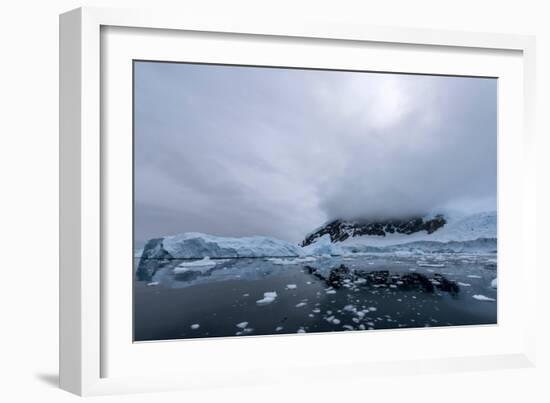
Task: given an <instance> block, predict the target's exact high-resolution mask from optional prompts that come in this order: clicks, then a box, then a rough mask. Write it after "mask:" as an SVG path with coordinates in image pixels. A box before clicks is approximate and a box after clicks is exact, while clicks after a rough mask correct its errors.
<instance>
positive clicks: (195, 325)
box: [191, 323, 201, 330]
mask: <svg viewBox="0 0 550 403" xmlns="http://www.w3.org/2000/svg"><path fill="white" fill-rule="evenodd" d="M199 327H201V325H199V324H198V323H194V324H192V325H191V329H193V330H197V329H198V328H199Z"/></svg>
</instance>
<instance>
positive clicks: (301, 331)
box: [296, 327, 306, 333]
mask: <svg viewBox="0 0 550 403" xmlns="http://www.w3.org/2000/svg"><path fill="white" fill-rule="evenodd" d="M296 333H306V330H305V329H304V328H303V327H301V328H299V329H298V331H297V332H296Z"/></svg>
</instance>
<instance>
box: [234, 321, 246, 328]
mask: <svg viewBox="0 0 550 403" xmlns="http://www.w3.org/2000/svg"><path fill="white" fill-rule="evenodd" d="M235 326H237V327H238V328H241V329H245V328H246V327H247V326H248V322H241V323H237V324H236V325H235Z"/></svg>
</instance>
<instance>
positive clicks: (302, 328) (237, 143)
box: [132, 61, 497, 342]
mask: <svg viewBox="0 0 550 403" xmlns="http://www.w3.org/2000/svg"><path fill="white" fill-rule="evenodd" d="M133 63H134V64H133V99H134V101H133V102H134V104H133V156H134V158H133V178H134V179H133V180H134V183H133V200H134V201H133V206H132V208H133V239H134V245H133V247H134V250H133V317H134V341H135V342H141V341H161V340H174V339H195V338H212V337H239V336H241V337H243V336H267V335H283V334H286V335H288V334H297V333H305V334H307V333H319V332H343V331H365V332H368V331H377V330H381V329H385V330H388V329H393V330H396V329H411V328H424V327H438V326H465V325H470V326H471V325H476V326H480V325H492V324H496V323H497V79H496V78H487V77H462V76H442V75H422V74H397V73H385V72H365V71H340V70H323V69H300V68H285V67H257V66H237V65H216V64H198V63H175V62H157V61H134V62H133Z"/></svg>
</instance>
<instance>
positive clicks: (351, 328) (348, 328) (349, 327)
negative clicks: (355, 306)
mask: <svg viewBox="0 0 550 403" xmlns="http://www.w3.org/2000/svg"><path fill="white" fill-rule="evenodd" d="M342 327H343V328H344V329H346V330H355V328H354V327H353V326H350V325H343V326H342Z"/></svg>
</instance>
